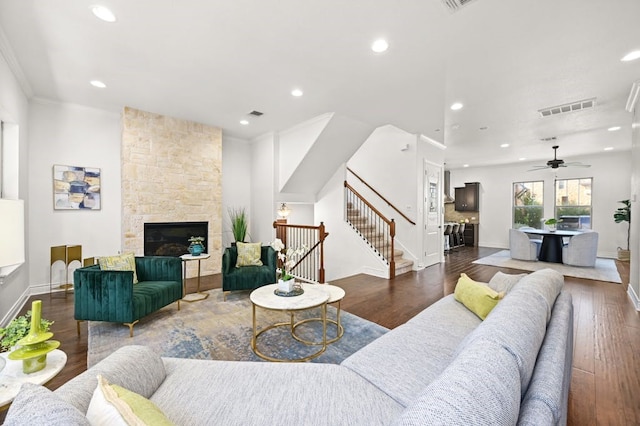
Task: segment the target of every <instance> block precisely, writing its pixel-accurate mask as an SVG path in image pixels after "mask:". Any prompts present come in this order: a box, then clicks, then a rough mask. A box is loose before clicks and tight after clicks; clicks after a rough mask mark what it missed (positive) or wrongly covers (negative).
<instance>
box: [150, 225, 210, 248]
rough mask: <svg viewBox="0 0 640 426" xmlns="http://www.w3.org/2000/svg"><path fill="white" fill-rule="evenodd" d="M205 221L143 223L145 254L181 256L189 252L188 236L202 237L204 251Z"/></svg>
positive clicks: (205, 240) (205, 244) (206, 240)
mask: <svg viewBox="0 0 640 426" xmlns="http://www.w3.org/2000/svg"><path fill="white" fill-rule="evenodd" d="M208 228H209V224H208V223H207V222H150V223H145V224H144V255H145V256H182V255H183V254H187V253H188V252H189V238H191V237H203V238H204V242H203V244H204V247H205V251H206V250H207V247H208V244H209V239H208V238H207V234H208V232H209V230H208Z"/></svg>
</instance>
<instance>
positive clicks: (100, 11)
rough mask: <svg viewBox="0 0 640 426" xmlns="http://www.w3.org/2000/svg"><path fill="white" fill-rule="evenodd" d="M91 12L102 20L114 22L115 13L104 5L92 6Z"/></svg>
mask: <svg viewBox="0 0 640 426" xmlns="http://www.w3.org/2000/svg"><path fill="white" fill-rule="evenodd" d="M91 12H92V13H93V14H94V15H95V16H96V18H98V19H100V20H102V21H104V22H116V15H114V14H113V12H112V11H110V10H109V9H107V8H106V7H104V6H99V5H96V6H92V7H91Z"/></svg>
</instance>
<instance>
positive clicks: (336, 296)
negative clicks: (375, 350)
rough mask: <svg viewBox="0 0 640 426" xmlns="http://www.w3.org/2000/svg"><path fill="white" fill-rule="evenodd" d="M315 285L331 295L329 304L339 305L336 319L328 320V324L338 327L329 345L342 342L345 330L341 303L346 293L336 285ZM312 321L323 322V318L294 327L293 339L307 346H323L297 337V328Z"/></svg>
mask: <svg viewBox="0 0 640 426" xmlns="http://www.w3.org/2000/svg"><path fill="white" fill-rule="evenodd" d="M313 285H316V286H319V287H320V288H322V289H324V290H326V291H327V292H328V293H329V300H327V304H332V303H337V304H338V311H337V313H336V319H335V320H333V319H329V318H327V322H328V323H331V324H335V326H336V337H334V338H333V339H330V340H327V344H330V343H334V342H337V341H338V340H340V338H341V337H342V335H343V334H344V328H343V327H342V324H341V323H340V302H341V301H342V299H344V295H345V292H344V290H343V289H342V288H340V287H338V286H335V285H331V284H313ZM312 321H322V318H307V319H303V320H302V321H298V322H297V323H295V324H294V325H293V337H294V338H295V339H296V340H298V341H299V342H302V343H305V344H307V345H321V344H322V342H310V341H308V340H305V339H303V338H301V337H298V336H297V335H296V328H297V327H298V326H299V325H301V324H305V323H307V322H312Z"/></svg>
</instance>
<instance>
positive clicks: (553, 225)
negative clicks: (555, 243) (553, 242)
mask: <svg viewBox="0 0 640 426" xmlns="http://www.w3.org/2000/svg"><path fill="white" fill-rule="evenodd" d="M560 222H562V219H556V218H554V217H552V218H551V219H547V220H545V221H544V224H545V225H547V226H548V227H549V231H552V232H553V231H555V230H556V226H557V225H558V224H559V223H560Z"/></svg>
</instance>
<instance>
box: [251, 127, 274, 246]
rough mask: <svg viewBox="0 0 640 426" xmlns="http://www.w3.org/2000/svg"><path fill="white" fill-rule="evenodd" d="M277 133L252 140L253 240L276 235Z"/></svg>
mask: <svg viewBox="0 0 640 426" xmlns="http://www.w3.org/2000/svg"><path fill="white" fill-rule="evenodd" d="M275 144H276V136H275V135H273V134H267V135H263V136H260V137H258V138H256V139H254V140H252V141H251V167H250V168H249V169H248V170H247V173H250V174H251V214H250V216H249V217H250V221H249V233H250V235H251V241H254V242H258V241H259V242H262V243H266V242H269V241H272V240H273V238H274V235H275V230H274V229H273V221H274V220H275V219H276V217H277V213H276V202H275V195H274V194H275V183H276V182H275V176H274V175H275V172H276V169H275V167H276V166H275V164H276V162H275V158H274V156H275V148H274V147H275Z"/></svg>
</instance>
